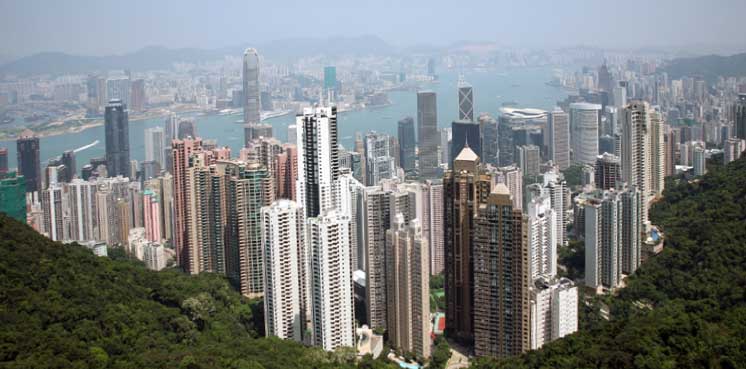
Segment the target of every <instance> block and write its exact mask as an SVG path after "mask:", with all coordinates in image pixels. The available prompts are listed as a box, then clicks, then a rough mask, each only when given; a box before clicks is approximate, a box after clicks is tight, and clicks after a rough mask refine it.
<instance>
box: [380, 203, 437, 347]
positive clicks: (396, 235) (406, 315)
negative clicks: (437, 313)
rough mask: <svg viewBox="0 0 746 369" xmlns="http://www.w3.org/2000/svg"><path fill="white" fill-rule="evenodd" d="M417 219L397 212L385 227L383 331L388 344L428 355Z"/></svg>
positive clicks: (423, 250)
mask: <svg viewBox="0 0 746 369" xmlns="http://www.w3.org/2000/svg"><path fill="white" fill-rule="evenodd" d="M428 254H429V247H428V245H427V239H426V238H424V237H423V235H422V227H421V226H420V223H419V220H417V219H415V220H412V221H411V222H410V223H409V225H407V224H405V221H404V215H403V214H401V213H398V214H396V215H395V216H394V217H393V221H392V224H391V229H389V230H387V231H386V257H387V260H386V279H387V286H388V288H387V291H386V303H387V311H388V324H387V333H388V336H389V340H390V342H391V345H392V346H394V347H397V348H399V349H401V350H404V351H406V352H411V353H414V354H415V355H417V356H420V357H423V358H427V357H430V341H431V339H430V331H431V328H430V297H429V295H430V286H429V280H430V279H429V273H430V266H429V263H430V260H429V255H428Z"/></svg>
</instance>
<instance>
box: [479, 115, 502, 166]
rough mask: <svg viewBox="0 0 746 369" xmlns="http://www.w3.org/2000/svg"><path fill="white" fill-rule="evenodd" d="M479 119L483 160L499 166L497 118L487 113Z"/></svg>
mask: <svg viewBox="0 0 746 369" xmlns="http://www.w3.org/2000/svg"><path fill="white" fill-rule="evenodd" d="M477 120H478V121H479V130H480V132H481V135H482V156H481V158H482V161H483V162H484V163H487V164H492V165H495V166H497V153H498V149H497V120H495V118H493V117H492V116H490V115H489V114H486V113H482V114H481V115H479V118H478V119H477Z"/></svg>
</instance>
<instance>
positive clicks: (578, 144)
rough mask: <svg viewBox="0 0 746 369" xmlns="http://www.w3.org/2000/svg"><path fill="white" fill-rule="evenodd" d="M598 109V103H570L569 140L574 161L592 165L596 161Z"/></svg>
mask: <svg viewBox="0 0 746 369" xmlns="http://www.w3.org/2000/svg"><path fill="white" fill-rule="evenodd" d="M600 110H601V105H598V104H590V103H572V104H570V131H571V132H572V134H571V135H570V142H571V143H572V153H573V162H575V163H580V164H588V165H593V164H594V163H595V162H596V156H597V155H598V130H599V111H600Z"/></svg>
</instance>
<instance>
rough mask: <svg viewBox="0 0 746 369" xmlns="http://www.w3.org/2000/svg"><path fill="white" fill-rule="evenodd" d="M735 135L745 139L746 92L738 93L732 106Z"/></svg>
mask: <svg viewBox="0 0 746 369" xmlns="http://www.w3.org/2000/svg"><path fill="white" fill-rule="evenodd" d="M733 117H734V119H735V121H734V122H733V125H734V131H735V136H736V137H737V138H740V139H742V140H746V93H740V94H738V101H736V104H735V105H734V107H733Z"/></svg>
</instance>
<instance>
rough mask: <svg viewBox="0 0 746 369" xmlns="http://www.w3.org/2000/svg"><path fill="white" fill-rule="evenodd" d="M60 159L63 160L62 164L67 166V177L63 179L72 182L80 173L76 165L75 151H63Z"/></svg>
mask: <svg viewBox="0 0 746 369" xmlns="http://www.w3.org/2000/svg"><path fill="white" fill-rule="evenodd" d="M60 161H61V162H62V165H64V166H65V169H66V171H65V178H63V179H62V181H63V182H70V181H72V180H73V177H75V176H76V175H77V174H78V170H77V168H76V165H75V151H73V150H65V152H63V153H62V156H61V157H60Z"/></svg>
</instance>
